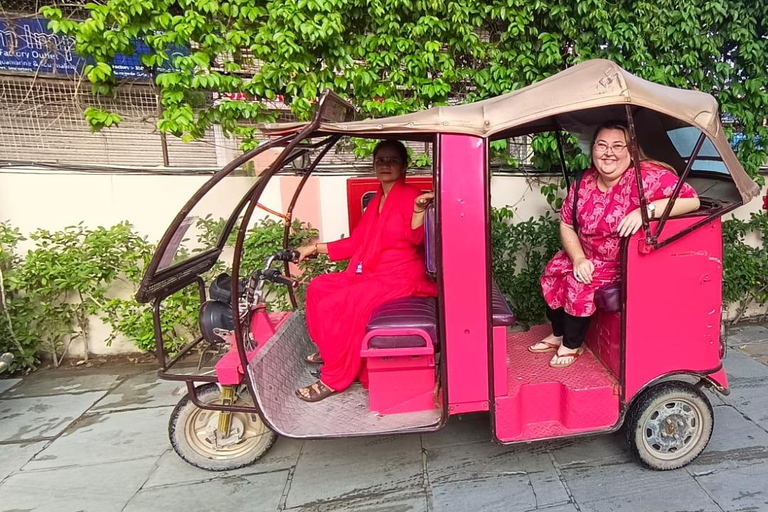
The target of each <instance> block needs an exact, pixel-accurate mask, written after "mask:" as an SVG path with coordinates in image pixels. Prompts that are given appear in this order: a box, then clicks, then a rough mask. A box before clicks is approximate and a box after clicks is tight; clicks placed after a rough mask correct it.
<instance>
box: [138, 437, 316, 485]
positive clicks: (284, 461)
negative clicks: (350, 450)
mask: <svg viewBox="0 0 768 512" xmlns="http://www.w3.org/2000/svg"><path fill="white" fill-rule="evenodd" d="M303 443H304V442H303V441H297V440H295V439H287V438H284V437H281V438H278V439H277V441H275V444H274V445H273V446H272V448H270V449H269V451H268V452H267V453H265V454H264V455H263V456H262V457H261V459H259V460H257V461H256V462H255V463H254V464H251V465H250V466H247V467H244V468H240V469H236V470H235V471H205V470H203V469H199V468H196V467H194V466H192V465H190V464H187V463H186V462H184V460H182V459H181V457H179V456H178V455H177V454H176V452H175V451H173V449H169V450H168V451H167V452H165V454H164V455H163V456H162V457H160V460H159V461H158V463H157V470H156V471H155V472H154V473H152V476H151V477H150V478H149V480H148V481H147V483H146V484H144V488H145V489H146V488H150V487H158V486H162V485H172V484H186V483H193V482H202V481H204V480H211V479H213V478H226V477H230V476H238V475H251V474H254V473H268V472H272V471H278V470H285V469H289V468H291V467H293V466H295V465H296V461H297V459H298V457H299V451H300V450H301V446H302V444H303Z"/></svg>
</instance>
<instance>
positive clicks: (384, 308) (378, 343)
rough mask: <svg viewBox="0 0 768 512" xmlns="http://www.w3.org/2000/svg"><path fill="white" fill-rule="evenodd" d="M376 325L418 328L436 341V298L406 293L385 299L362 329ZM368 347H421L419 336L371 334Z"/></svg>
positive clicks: (381, 326) (379, 326)
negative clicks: (397, 297) (387, 300)
mask: <svg viewBox="0 0 768 512" xmlns="http://www.w3.org/2000/svg"><path fill="white" fill-rule="evenodd" d="M377 329H422V330H424V331H425V332H426V333H427V334H428V335H429V337H430V338H431V340H432V344H433V345H437V343H438V337H437V299H433V298H430V297H406V298H402V299H396V300H393V301H390V302H386V303H384V304H382V305H380V306H378V307H377V308H376V309H374V310H373V313H371V318H370V319H369V320H368V325H367V327H366V329H365V330H366V332H371V331H375V330H377ZM368 346H369V347H370V348H404V347H424V346H426V342H424V340H423V339H422V338H421V337H420V336H375V337H373V338H371V340H370V342H369V344H368Z"/></svg>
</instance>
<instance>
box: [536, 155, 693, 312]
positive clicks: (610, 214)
mask: <svg viewBox="0 0 768 512" xmlns="http://www.w3.org/2000/svg"><path fill="white" fill-rule="evenodd" d="M640 172H641V175H642V177H643V188H644V189H645V197H646V201H648V202H651V201H656V200H658V199H663V198H665V197H669V196H671V195H672V191H673V190H674V189H675V185H677V176H675V175H674V174H673V173H672V172H670V171H668V170H667V169H665V168H664V167H662V166H661V165H659V164H656V163H653V162H642V163H641V164H640ZM597 176H598V174H597V170H596V169H595V168H594V167H592V168H590V169H587V170H586V171H585V172H584V177H583V178H582V180H581V186H580V187H579V204H578V212H577V215H578V221H579V241H580V242H581V247H582V248H583V249H584V254H585V255H586V257H587V259H588V260H590V261H591V262H592V263H593V264H594V265H595V271H594V273H593V274H592V283H590V284H584V283H579V282H578V281H576V278H575V277H574V276H573V263H572V262H571V260H570V258H569V257H568V255H567V254H566V253H565V251H563V250H560V251H558V252H557V254H555V256H554V257H553V258H552V260H550V262H549V263H548V264H547V267H546V268H545V269H544V274H543V275H542V276H541V289H542V291H543V293H544V300H545V301H547V304H549V307H551V308H552V309H558V308H561V307H562V308H565V312H566V313H568V314H569V315H573V316H580V317H585V316H590V315H592V314H593V313H594V312H595V301H594V296H595V291H597V289H598V288H600V287H602V286H604V285H606V284H610V283H613V282H616V281H618V280H619V277H620V274H621V269H620V265H621V262H620V254H619V251H620V248H621V240H620V238H621V237H619V234H618V227H619V222H621V219H623V218H624V217H625V216H626V215H627V214H628V213H630V212H631V211H633V210H636V209H637V208H639V206H640V196H639V195H638V193H637V181H636V179H635V173H634V167H630V168H629V169H628V170H627V171H626V172H625V173H624V175H623V176H622V177H621V179H620V180H619V182H618V183H617V184H616V185H614V186H613V187H612V188H611V189H610V190H609V191H608V192H602V191H601V190H600V189H599V188H598V187H597ZM573 189H574V187H573V186H571V189H570V190H569V191H568V196H567V197H566V199H565V202H564V203H563V207H562V209H561V210H560V221H561V222H564V223H566V224H568V225H569V226H570V225H571V224H572V223H573ZM680 197H696V192H695V191H694V190H693V188H692V187H691V186H690V185H688V184H687V183H686V184H684V185H683V187H682V189H681V191H680ZM657 215H661V212H657Z"/></svg>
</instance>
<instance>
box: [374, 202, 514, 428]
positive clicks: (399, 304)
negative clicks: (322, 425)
mask: <svg viewBox="0 0 768 512" xmlns="http://www.w3.org/2000/svg"><path fill="white" fill-rule="evenodd" d="M424 228H425V233H424V250H425V251H424V252H425V259H426V267H427V273H429V274H430V275H431V276H433V277H434V276H436V275H437V253H436V248H437V244H436V230H435V211H434V206H432V205H430V206H429V207H428V208H427V215H426V218H425V222H424ZM491 312H492V322H493V326H494V332H496V331H498V330H500V331H502V333H503V332H504V331H505V328H504V326H507V325H511V324H513V323H514V322H515V315H514V314H513V313H512V310H511V309H510V308H509V306H508V305H507V301H506V300H505V299H504V296H503V295H502V294H501V291H500V290H499V287H498V286H496V283H494V282H492V286H491ZM502 335H503V334H502ZM439 344H440V336H439V323H438V307H437V299H435V298H431V297H404V298H401V299H397V300H393V301H390V302H386V303H384V304H382V305H380V306H378V307H377V308H376V309H374V310H373V312H372V313H371V316H370V318H369V319H368V324H367V326H366V334H365V337H364V338H363V342H362V347H361V351H360V355H361V357H362V358H364V359H365V361H366V366H367V369H368V379H369V383H368V407H369V409H370V410H371V411H374V412H377V413H379V414H398V413H407V412H417V411H426V410H431V409H434V408H435V407H436V405H435V386H437V385H438V382H437V374H436V371H435V368H436V352H437V351H438V350H439V348H440V347H439Z"/></svg>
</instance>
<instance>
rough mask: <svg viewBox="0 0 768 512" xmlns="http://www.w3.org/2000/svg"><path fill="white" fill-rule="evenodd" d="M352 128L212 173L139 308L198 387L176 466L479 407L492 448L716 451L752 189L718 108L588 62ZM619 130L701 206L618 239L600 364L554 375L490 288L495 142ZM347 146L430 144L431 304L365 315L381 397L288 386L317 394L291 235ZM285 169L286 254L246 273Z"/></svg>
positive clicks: (340, 127) (365, 346)
mask: <svg viewBox="0 0 768 512" xmlns="http://www.w3.org/2000/svg"><path fill="white" fill-rule="evenodd" d="M353 114H354V110H353V109H352V107H351V106H350V105H348V104H346V103H345V102H344V101H343V100H341V99H340V98H339V97H338V96H336V95H335V94H333V93H331V92H326V93H325V94H324V95H323V96H322V97H321V98H320V99H319V101H318V104H317V110H316V113H315V116H314V119H313V120H312V121H311V122H307V123H293V124H281V125H266V126H264V127H263V129H264V131H265V132H266V133H268V134H270V135H271V136H272V138H271V140H270V141H269V142H267V143H265V144H262V145H261V146H259V147H258V148H257V149H254V150H252V151H249V152H247V153H245V154H243V155H242V156H240V157H239V158H237V159H236V160H234V161H233V162H231V163H230V164H229V165H227V166H226V167H224V168H223V169H222V170H221V171H220V172H218V173H217V174H216V175H214V176H213V177H212V178H211V179H210V181H208V182H207V183H206V184H205V185H204V186H203V187H202V188H201V189H200V190H199V191H198V192H197V193H196V194H195V195H194V196H193V197H192V198H191V199H190V200H189V202H188V203H187V204H186V206H185V207H184V208H183V209H182V210H181V212H180V213H179V214H178V215H177V217H176V218H175V219H174V221H173V222H172V224H171V225H170V227H169V228H168V230H167V231H166V233H165V235H164V237H163V239H162V240H161V243H160V245H159V248H158V251H157V254H156V255H155V257H154V258H153V260H152V262H151V264H150V265H149V267H148V269H147V272H146V275H145V276H144V279H143V281H142V284H141V287H140V290H139V292H138V296H137V298H138V300H139V301H141V302H150V301H151V302H152V304H153V305H154V317H155V324H156V327H155V331H156V342H157V356H158V358H159V360H160V362H161V364H162V369H161V370H160V377H161V378H163V379H170V380H177V381H183V382H186V386H187V390H188V393H187V395H186V396H185V397H184V398H183V399H182V400H181V401H180V403H179V404H178V406H177V407H176V409H175V410H174V412H173V415H172V418H171V422H170V429H169V430H170V437H171V442H172V444H173V446H174V448H175V450H176V451H177V453H178V454H179V455H180V456H181V457H182V458H183V459H184V460H186V461H187V462H189V463H191V464H193V465H195V466H197V467H200V468H204V469H209V470H224V469H233V468H237V467H241V466H244V465H247V464H250V463H252V462H254V461H255V460H256V459H258V458H259V457H260V456H261V455H262V454H264V453H265V452H266V451H267V450H268V449H269V448H270V446H271V445H272V443H273V441H274V440H275V437H276V435H281V436H286V437H290V438H301V439H322V438H339V437H351V436H372V435H382V434H386V435H394V434H408V433H427V432H434V431H437V430H440V429H441V428H443V427H444V426H445V425H446V423H447V422H448V421H449V420H450V418H451V416H455V415H461V414H466V413H474V412H478V411H487V412H488V413H489V417H490V424H489V428H490V431H491V434H492V436H493V439H494V440H495V441H496V442H498V443H502V444H512V443H520V442H530V441H538V440H551V439H562V438H568V437H574V436H584V435H593V434H597V433H608V432H614V431H616V430H618V429H619V428H621V427H622V426H624V427H625V429H626V438H627V441H628V443H629V446H630V450H631V452H632V454H633V455H634V456H635V458H636V459H637V461H638V462H639V463H640V464H642V465H644V466H646V467H649V468H653V469H660V470H663V469H672V468H677V467H681V466H683V465H685V464H688V463H689V462H691V461H692V460H693V459H694V458H696V457H697V456H698V455H699V454H700V453H701V452H702V451H703V450H704V448H705V447H706V445H707V443H708V441H709V438H710V436H711V433H712V429H713V413H712V406H711V404H710V402H709V400H708V398H707V396H706V395H705V394H704V393H703V392H702V388H703V387H707V388H712V389H715V390H717V391H719V392H720V393H723V394H727V393H728V381H727V378H726V374H725V372H724V370H723V364H722V359H723V357H724V356H725V350H726V347H725V343H724V339H723V335H722V332H721V307H722V275H723V273H722V272H723V259H722V255H723V247H722V237H721V217H722V216H723V215H725V214H726V213H728V212H731V211H733V210H734V209H735V208H737V207H739V206H740V205H742V204H744V203H746V202H747V201H749V200H751V199H752V198H753V197H754V196H755V195H757V193H758V189H757V186H756V185H755V184H754V183H753V181H752V180H751V179H750V178H749V177H748V175H747V174H746V173H745V171H744V170H743V168H742V167H741V165H740V164H739V162H738V161H737V159H736V157H735V155H734V153H733V151H732V150H731V148H730V146H729V145H728V142H727V140H726V136H725V134H724V132H723V127H722V126H721V123H720V120H719V116H718V109H717V103H716V101H715V99H714V98H712V97H711V96H709V95H707V94H704V93H701V92H696V91H687V90H679V89H673V88H670V87H665V86H661V85H658V84H654V83H650V82H647V81H645V80H642V79H640V78H637V77H635V76H633V75H631V74H629V73H627V72H626V71H624V70H623V69H621V68H620V67H618V66H617V65H616V64H614V63H612V62H610V61H605V60H594V61H588V62H584V63H582V64H579V65H577V66H574V67H572V68H570V69H568V70H566V71H564V72H562V73H559V74H557V75H554V76H552V77H550V78H548V79H546V80H543V81H541V82H538V83H536V84H533V85H531V86H529V87H526V88H524V89H521V90H518V91H515V92H512V93H509V94H506V95H503V96H499V97H496V98H492V99H489V100H485V101H481V102H477V103H473V104H466V105H460V106H452V107H437V108H433V109H430V110H426V111H422V112H416V113H413V114H409V115H404V116H398V117H392V118H386V119H374V120H364V121H353V120H352V118H353ZM617 118H625V119H626V120H627V123H628V125H629V128H630V135H631V137H630V138H631V140H630V147H631V151H632V153H633V155H634V161H635V162H638V161H639V148H640V147H642V148H643V150H644V151H645V153H646V154H647V155H648V156H649V157H651V158H654V159H657V160H660V161H664V162H666V163H668V164H670V165H671V166H673V167H674V168H675V169H676V170H677V172H678V174H679V177H680V183H681V184H682V183H683V182H687V183H689V184H690V185H692V186H693V187H694V189H696V191H697V192H698V195H699V197H700V198H701V207H700V209H699V210H698V211H696V212H693V213H690V214H687V215H684V216H681V217H676V218H670V216H669V213H670V210H671V207H672V204H673V202H674V200H675V198H677V196H678V194H679V191H680V186H678V187H677V188H676V189H675V190H674V193H673V196H672V201H670V204H669V206H668V207H667V208H666V210H665V211H664V212H660V213H661V215H660V217H659V219H658V220H653V221H649V219H648V217H647V214H646V208H645V198H644V197H643V195H642V194H641V198H640V199H641V208H640V211H641V212H642V213H643V229H641V230H640V231H638V232H637V233H636V234H635V235H633V236H631V237H629V238H628V239H626V240H625V241H624V243H623V248H622V262H621V264H622V279H621V281H620V283H617V284H615V285H612V286H609V287H606V288H604V289H601V290H600V291H599V292H598V294H597V297H596V302H597V304H598V312H597V314H596V316H595V318H594V319H593V321H592V323H591V327H590V330H589V333H588V335H587V340H586V346H587V348H588V350H586V351H585V355H584V356H582V357H581V358H579V360H578V361H577V362H576V363H575V364H573V365H572V366H570V367H568V368H565V369H554V368H550V367H549V366H548V364H547V358H548V356H547V355H543V356H542V355H540V354H539V355H537V354H532V353H530V352H528V351H527V350H526V347H528V346H529V345H530V344H532V343H534V342H535V341H537V340H539V339H541V338H542V337H544V336H545V335H546V334H547V333H548V332H549V326H548V325H537V326H533V327H532V328H531V329H530V330H528V331H524V332H514V331H513V330H511V329H510V327H511V326H512V325H513V324H514V322H515V317H514V314H513V312H512V310H511V309H510V307H509V305H508V302H507V298H506V297H505V296H504V295H503V294H502V293H501V292H500V291H499V289H498V287H497V286H496V284H495V283H494V280H493V277H492V276H491V261H490V260H491V247H490V243H491V242H490V213H491V211H490V167H489V143H490V142H491V141H493V140H498V139H507V138H510V137H517V136H522V135H530V134H536V133H540V132H550V131H555V132H562V131H565V132H569V133H571V134H574V135H575V136H576V137H577V138H578V139H579V140H582V141H585V140H588V139H589V137H590V136H591V133H592V131H593V130H594V127H595V126H597V125H598V124H599V123H600V122H602V121H604V120H606V119H617ZM346 136H354V137H367V138H379V139H382V138H397V139H400V140H410V141H425V142H430V143H432V144H433V148H434V159H433V162H434V163H433V169H432V179H433V183H434V189H435V193H436V199H435V201H434V203H433V204H432V205H431V207H430V209H429V212H428V216H427V221H426V241H425V248H426V250H425V252H426V259H427V269H428V272H429V274H430V276H432V278H433V279H435V280H436V282H437V283H438V286H439V297H438V298H437V299H430V298H405V299H400V300H397V301H394V302H391V303H387V304H384V305H382V306H380V307H379V308H378V309H377V310H376V311H374V313H373V314H372V315H371V317H370V319H369V320H368V324H367V332H366V334H365V337H364V339H363V341H362V348H361V356H362V357H363V358H364V359H365V360H366V363H367V368H368V371H369V374H370V383H369V388H368V389H367V390H366V389H363V388H362V386H360V385H359V384H355V385H353V386H352V387H351V388H349V389H348V390H346V391H344V392H343V393H340V394H338V395H334V396H332V397H329V398H327V399H325V400H323V401H321V402H318V403H306V402H303V401H301V400H299V399H298V398H297V397H296V396H295V395H294V391H295V390H296V389H297V388H298V387H300V386H305V385H308V384H310V383H312V382H314V381H315V380H316V374H315V373H314V372H315V371H316V370H315V368H314V367H313V366H311V365H308V364H307V362H306V361H305V357H306V356H307V355H308V354H310V353H311V352H313V351H314V345H313V344H312V341H311V340H310V339H309V336H308V334H307V330H306V326H305V322H304V315H303V313H302V312H301V311H300V310H298V309H296V307H297V301H296V297H295V289H294V286H293V284H294V281H293V279H292V278H291V263H290V262H291V261H292V260H293V259H295V253H293V252H292V251H291V250H290V248H289V247H288V238H289V230H290V225H291V222H290V221H291V219H292V215H293V210H294V206H295V205H296V201H297V199H298V197H299V195H300V194H301V192H302V189H303V188H304V184H305V183H306V181H307V179H308V178H309V176H310V175H312V173H313V171H314V170H315V169H316V167H317V165H318V163H319V162H320V160H321V159H322V158H323V157H324V156H325V155H326V154H327V153H328V151H329V150H330V149H331V148H333V147H334V145H335V144H337V142H339V140H340V139H341V138H342V137H346ZM275 148H279V154H278V156H277V157H276V159H275V160H274V161H273V163H272V164H271V165H270V166H269V167H268V168H267V169H266V170H265V171H264V172H263V173H262V174H261V176H260V178H259V179H258V180H257V181H256V182H255V184H253V186H252V187H251V188H250V190H248V192H247V193H246V194H245V195H244V196H243V197H242V198H241V199H240V200H239V202H238V203H237V204H236V205H235V206H234V209H233V210H232V211H231V215H230V216H229V219H228V220H227V222H226V224H225V226H224V231H223V233H222V234H221V237H220V238H219V241H218V243H217V244H216V245H215V246H214V247H211V248H209V249H205V250H200V251H197V252H193V253H191V256H189V257H186V258H180V257H179V255H178V254H176V252H177V249H178V247H179V243H180V241H181V239H182V238H183V236H184V233H185V230H186V229H187V228H188V227H189V225H190V219H191V212H192V210H193V208H194V207H195V206H196V205H197V204H198V203H199V202H200V201H201V200H202V199H203V198H205V197H209V195H210V193H211V191H212V190H215V189H216V187H217V185H219V184H220V183H221V182H222V179H223V178H225V177H226V176H229V175H230V174H231V173H232V172H233V171H234V170H235V169H237V168H239V167H240V166H242V165H243V164H245V163H246V162H249V161H250V160H251V159H253V158H254V157H255V156H257V155H259V154H261V153H263V152H265V151H267V150H272V151H274V150H275ZM563 167H565V165H563ZM628 172H634V173H635V174H636V177H637V180H638V184H640V190H642V182H641V180H640V175H639V172H640V171H639V168H634V167H633V168H631V169H630V171H628ZM278 173H283V174H285V173H289V174H293V175H295V176H297V179H299V180H300V182H299V184H298V186H297V187H296V191H295V194H294V196H293V198H292V201H291V202H290V207H289V208H288V211H287V212H286V214H285V218H286V219H287V220H286V223H285V236H284V246H283V247H282V248H275V253H274V254H273V255H272V256H271V257H270V258H269V259H268V260H267V262H266V264H265V266H264V267H263V268H260V269H258V270H255V271H253V272H251V273H249V274H247V275H243V274H244V272H243V271H242V269H241V266H242V261H243V248H244V240H245V238H246V234H247V232H248V229H249V225H250V224H249V223H250V222H251V219H252V217H253V214H254V212H255V209H256V208H257V207H258V205H259V200H260V197H261V196H262V192H263V191H264V190H265V187H266V186H267V183H268V182H269V180H270V179H271V178H273V177H274V176H275V175H277V174H278ZM566 179H567V177H566ZM227 197H231V195H229V196H227ZM235 233H236V241H235V244H234V251H233V253H232V255H231V257H232V275H233V276H237V278H229V277H228V276H226V275H223V276H220V277H219V278H217V279H216V280H215V281H214V282H213V283H212V285H211V287H210V292H209V293H207V290H206V284H205V283H204V281H203V279H202V277H201V276H202V275H203V274H205V273H206V272H208V271H209V270H210V269H212V268H213V267H214V265H216V263H217V261H219V260H220V258H221V257H222V253H223V252H224V251H225V250H227V241H228V239H231V235H232V237H234V236H235ZM278 249H279V250H278ZM229 250H230V251H231V248H230V249H229ZM275 262H277V265H276V266H275V265H274V263H275ZM294 268H295V267H294ZM265 282H271V283H277V284H283V285H285V286H287V287H288V292H289V295H290V298H291V301H292V304H293V307H294V310H293V311H280V312H274V311H269V310H268V308H267V306H266V298H265V296H264V295H265V294H264V288H263V286H264V283H265ZM187 286H196V287H197V288H198V289H199V294H200V299H201V303H202V306H201V310H200V327H201V330H202V332H203V335H202V336H201V337H200V338H198V339H196V340H194V341H193V342H192V343H190V344H189V345H187V346H186V347H185V348H184V349H183V350H182V351H181V352H180V353H179V354H178V355H176V356H175V357H174V358H173V359H169V357H168V356H167V354H166V351H165V349H164V340H163V335H162V328H161V324H160V322H161V318H160V314H161V309H162V304H163V301H164V300H165V299H166V298H167V297H169V296H170V295H171V294H173V293H174V292H176V291H178V290H181V289H182V288H184V287H187ZM511 295H512V297H510V298H514V297H513V296H514V290H512V292H511ZM338 321H340V322H343V321H344V319H343V318H339V319H338ZM203 345H205V346H209V347H210V346H216V347H219V348H223V349H224V350H223V352H224V355H223V356H222V357H220V359H218V361H217V362H216V363H215V365H214V371H212V372H200V371H197V372H195V371H189V370H188V369H187V370H183V369H180V368H181V367H182V366H183V364H179V362H180V361H184V360H188V358H185V357H184V356H185V355H187V354H189V353H190V351H191V350H192V349H194V348H196V347H198V348H199V347H201V346H203Z"/></svg>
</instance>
